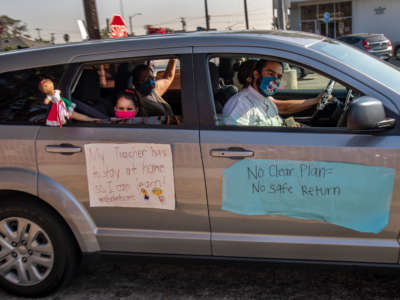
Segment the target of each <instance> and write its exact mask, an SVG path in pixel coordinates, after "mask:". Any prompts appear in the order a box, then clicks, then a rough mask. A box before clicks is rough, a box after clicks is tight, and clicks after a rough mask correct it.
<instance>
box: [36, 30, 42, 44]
mask: <svg viewBox="0 0 400 300" xmlns="http://www.w3.org/2000/svg"><path fill="white" fill-rule="evenodd" d="M35 30H36V31H37V34H38V40H39V41H41V40H42V37H41V36H40V31H42V28H35Z"/></svg>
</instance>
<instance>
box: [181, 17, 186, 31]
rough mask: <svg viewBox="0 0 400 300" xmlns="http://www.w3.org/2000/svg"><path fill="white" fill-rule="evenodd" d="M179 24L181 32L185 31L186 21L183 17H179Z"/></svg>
mask: <svg viewBox="0 0 400 300" xmlns="http://www.w3.org/2000/svg"><path fill="white" fill-rule="evenodd" d="M181 23H182V30H183V31H186V20H185V18H184V17H181Z"/></svg>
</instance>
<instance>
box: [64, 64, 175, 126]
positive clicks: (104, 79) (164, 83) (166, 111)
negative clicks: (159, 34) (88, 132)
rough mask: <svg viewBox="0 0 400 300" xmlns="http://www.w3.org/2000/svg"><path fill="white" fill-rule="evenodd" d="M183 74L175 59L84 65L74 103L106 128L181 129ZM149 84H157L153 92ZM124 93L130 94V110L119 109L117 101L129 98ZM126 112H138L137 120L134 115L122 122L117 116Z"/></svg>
mask: <svg viewBox="0 0 400 300" xmlns="http://www.w3.org/2000/svg"><path fill="white" fill-rule="evenodd" d="M174 62H176V67H175V68H174V67H173V66H174V65H175V64H174ZM180 71H181V63H180V60H179V59H175V58H171V59H169V58H166V59H165V58H163V59H155V58H142V59H135V60H129V61H122V62H102V63H95V64H93V63H88V64H84V65H83V66H82V68H81V70H80V76H78V80H77V82H76V83H75V84H74V86H73V90H72V91H71V95H72V102H74V103H76V104H77V109H78V110H79V109H80V112H81V113H84V114H86V115H89V116H91V117H95V118H98V119H99V121H97V123H101V124H103V125H104V124H114V125H116V124H123V125H126V124H130V125H140V124H144V125H160V124H169V125H180V124H183V116H182V103H181V102H182V87H181V77H180V74H181V72H180ZM150 80H154V82H155V87H154V86H153V87H154V89H152V88H151V86H152V83H151V81H150ZM146 91H147V92H149V94H148V95H145V93H146ZM121 93H128V94H129V95H128V96H127V97H128V98H129V99H128V100H129V101H128V103H131V105H130V107H129V108H124V107H123V106H121V105H119V104H120V103H121V102H120V101H119V100H118V99H119V98H121V97H124V98H126V97H125V96H126V95H125V96H122V94H121ZM131 98H132V99H131ZM126 105H128V104H126ZM124 109H127V110H128V109H129V110H130V111H132V110H133V111H135V116H134V118H132V115H129V119H126V118H122V117H121V116H122V114H121V113H117V112H116V111H120V110H124ZM124 114H125V113H124ZM73 123H75V124H77V122H73Z"/></svg>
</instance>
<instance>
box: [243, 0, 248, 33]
mask: <svg viewBox="0 0 400 300" xmlns="http://www.w3.org/2000/svg"><path fill="white" fill-rule="evenodd" d="M244 17H245V18H246V29H247V30H249V15H248V14H247V0H244Z"/></svg>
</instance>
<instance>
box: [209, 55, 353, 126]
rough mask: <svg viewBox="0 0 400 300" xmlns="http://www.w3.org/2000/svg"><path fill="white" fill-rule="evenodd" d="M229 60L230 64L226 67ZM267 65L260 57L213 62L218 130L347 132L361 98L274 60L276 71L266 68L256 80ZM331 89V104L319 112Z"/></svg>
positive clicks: (321, 77) (311, 73)
mask: <svg viewBox="0 0 400 300" xmlns="http://www.w3.org/2000/svg"><path fill="white" fill-rule="evenodd" d="M228 59H230V60H231V64H224V65H222V64H221V61H224V60H225V61H226V60H228ZM262 60H263V58H262V57H255V56H240V57H238V56H236V55H235V56H232V57H226V56H223V57H218V56H212V57H210V59H209V61H208V68H209V78H210V86H211V87H212V91H213V100H214V110H215V116H214V120H215V125H217V126H259V127H326V128H329V127H345V116H346V113H347V111H345V110H344V107H345V106H346V105H345V104H346V102H349V101H351V100H353V99H354V98H355V97H359V96H361V95H360V94H357V93H356V92H355V91H352V89H351V88H350V87H347V86H344V85H343V84H340V83H338V82H333V81H332V78H329V77H328V76H326V75H322V74H320V73H317V72H315V71H312V70H310V69H307V68H305V67H304V66H301V65H294V64H293V63H290V64H289V63H287V62H284V61H272V62H273V65H275V67H267V68H266V69H265V70H264V71H265V72H267V73H266V74H264V76H263V78H262V79H261V77H260V78H258V79H257V78H256V77H255V76H257V73H256V74H254V70H257V71H258V70H259V69H257V68H259V65H260V64H261V63H262ZM230 65H232V66H234V67H233V68H232V70H233V72H228V70H227V69H229V66H230ZM227 66H228V67H227ZM249 66H250V67H249ZM274 68H278V71H276V72H277V73H276V74H274V73H273V72H274V70H270V69H274ZM264 71H263V72H264ZM246 72H247V73H246ZM268 72H272V73H271V74H269V73H268ZM224 74H232V76H226V75H224ZM246 74H247V75H246ZM246 77H247V79H246ZM264 77H265V78H264ZM276 79H278V80H276ZM246 80H247V81H246ZM264 82H268V83H267V84H269V87H268V89H267V88H265V89H264V92H265V93H266V94H265V95H263V93H264V92H262V89H263V88H262V86H263V84H266V83H264ZM330 84H331V85H330ZM270 89H271V90H272V91H270ZM327 89H328V90H330V91H331V96H330V97H329V101H328V102H327V104H326V105H325V106H324V107H323V109H322V106H321V110H317V106H318V100H317V98H318V97H319V98H318V99H321V96H322V94H323V92H324V91H326V90H327ZM267 90H268V91H267ZM272 92H274V93H275V94H272ZM267 94H268V95H269V96H268V97H267Z"/></svg>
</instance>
